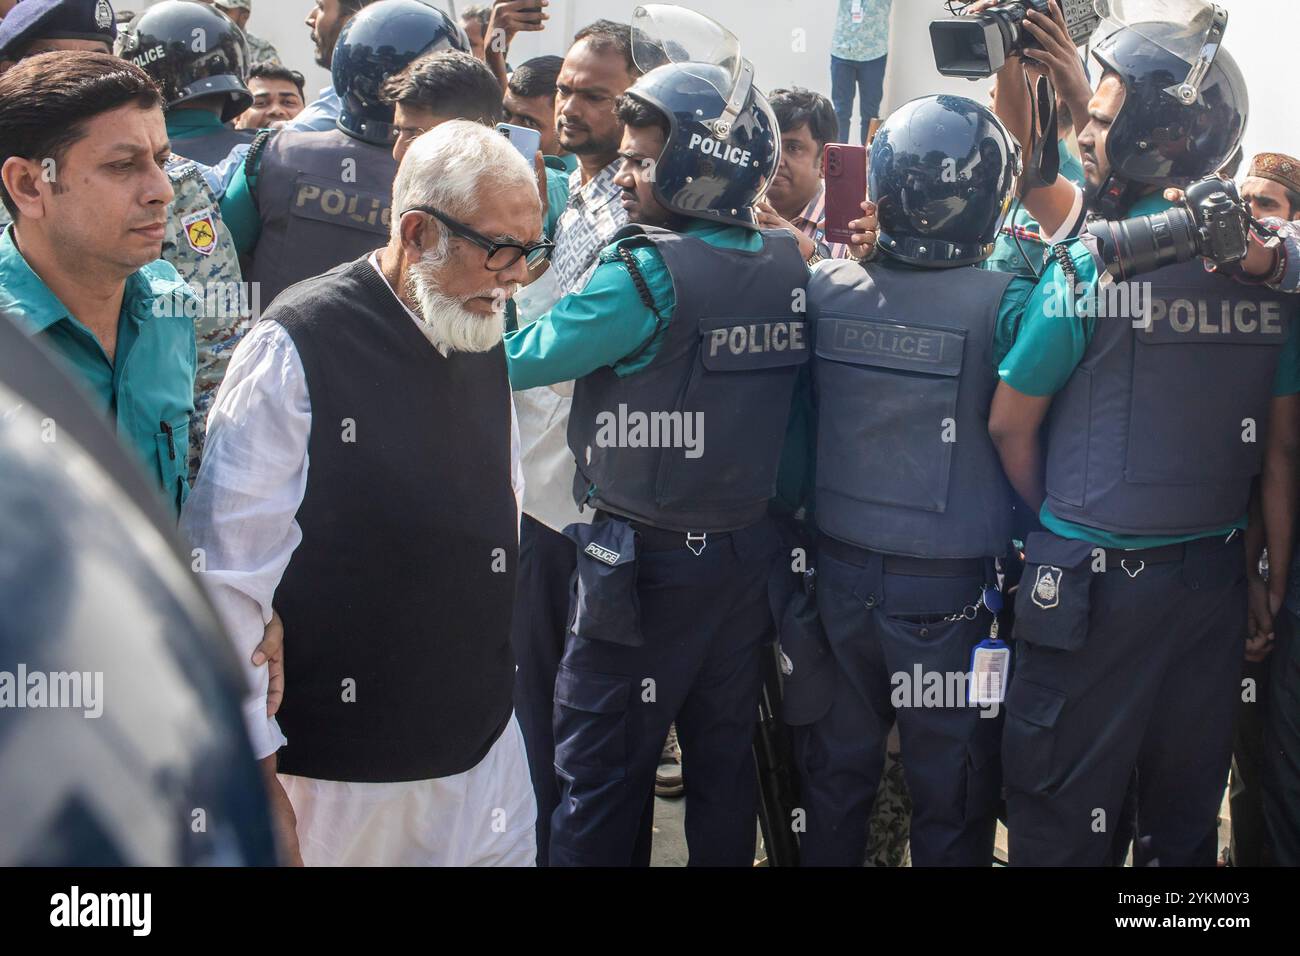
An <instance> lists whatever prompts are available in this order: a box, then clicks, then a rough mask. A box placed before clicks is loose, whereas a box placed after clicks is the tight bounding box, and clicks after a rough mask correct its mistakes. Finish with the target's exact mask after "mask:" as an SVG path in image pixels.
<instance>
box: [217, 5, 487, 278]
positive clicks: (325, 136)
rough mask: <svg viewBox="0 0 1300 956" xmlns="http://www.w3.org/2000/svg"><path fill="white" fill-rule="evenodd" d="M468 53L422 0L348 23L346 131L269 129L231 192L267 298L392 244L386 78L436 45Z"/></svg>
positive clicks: (341, 68) (391, 132)
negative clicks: (383, 96)
mask: <svg viewBox="0 0 1300 956" xmlns="http://www.w3.org/2000/svg"><path fill="white" fill-rule="evenodd" d="M443 49H455V50H461V51H464V50H465V49H466V41H465V34H464V31H462V30H461V29H460V27H459V26H457V25H456V24H455V23H454V22H452V20H451V19H450V18H449V17H448V16H447V15H446V14H445V13H443V12H442V11H441V10H437V9H435V8H434V7H431V6H428V5H426V4H425V3H422V2H420V0H380V2H378V3H372V4H370V5H369V6H367V7H366V8H365V9H363V10H362V11H361V12H360V13H357V14H356V15H355V16H353V17H352V18H351V19H349V20H348V22H347V24H346V25H345V26H344V27H343V30H342V32H341V33H340V34H339V39H338V42H337V44H336V45H335V47H334V55H333V60H332V66H331V71H332V74H333V79H334V88H335V90H337V91H338V94H339V96H340V97H341V98H342V110H341V112H340V114H339V118H338V123H337V128H336V129H333V130H329V131H327V132H310V131H302V132H299V131H287V130H286V131H284V132H281V133H278V134H277V133H275V132H274V131H271V130H265V131H263V132H262V133H260V134H259V135H258V138H257V139H256V140H255V141H254V143H253V147H252V149H250V150H249V153H248V156H247V157H246V159H245V161H244V164H243V166H242V168H241V169H240V170H239V171H238V172H236V174H235V177H234V179H233V180H232V182H231V184H230V187H229V188H228V189H227V191H226V194H225V196H224V198H223V199H222V211H223V213H224V214H225V216H226V218H227V220H228V221H229V222H230V223H231V229H232V232H234V234H235V241H236V245H237V246H238V247H239V250H240V253H241V255H244V256H248V257H251V260H250V261H251V265H250V267H249V268H248V269H247V270H246V272H247V273H248V277H249V278H250V279H251V280H252V281H254V282H258V283H260V284H261V294H262V301H263V302H270V301H271V299H273V298H274V297H275V296H276V295H277V294H279V293H280V292H281V291H283V290H284V289H285V288H287V287H288V286H290V285H292V284H293V283H295V282H298V281H300V280H302V279H306V278H309V277H310V276H314V275H318V274H319V273H321V272H324V271H327V270H329V269H330V268H332V267H333V266H336V265H338V264H340V263H343V262H348V261H351V260H352V259H355V258H357V257H358V256H361V255H364V254H365V253H366V252H368V251H370V250H372V249H374V248H377V247H378V246H380V245H383V243H384V241H385V239H386V238H387V236H388V232H389V226H390V217H391V210H390V208H389V207H390V202H391V200H390V194H391V192H392V186H393V177H394V176H395V175H396V174H397V163H396V162H395V161H394V160H393V157H392V148H393V140H394V138H395V135H396V133H395V129H394V127H393V107H392V106H391V105H389V104H385V103H384V102H383V101H382V99H381V98H380V90H381V89H382V87H383V85H384V81H385V80H386V79H387V78H388V77H390V76H392V75H393V74H396V73H398V72H400V71H401V70H402V69H403V68H405V67H406V66H407V64H409V63H410V62H411V61H412V60H414V59H415V58H416V57H418V56H420V55H421V54H423V53H427V52H430V51H432V50H443Z"/></svg>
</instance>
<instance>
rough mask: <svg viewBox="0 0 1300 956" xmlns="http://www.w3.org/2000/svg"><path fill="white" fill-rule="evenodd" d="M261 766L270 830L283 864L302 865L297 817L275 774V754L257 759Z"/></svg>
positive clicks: (282, 785)
mask: <svg viewBox="0 0 1300 956" xmlns="http://www.w3.org/2000/svg"><path fill="white" fill-rule="evenodd" d="M258 763H259V764H261V767H262V780H263V782H264V783H265V784H266V799H267V804H268V806H269V809H270V811H271V831H272V832H273V833H274V834H275V844H276V847H277V848H278V849H279V851H280V862H281V863H282V864H283V865H284V866H302V865H303V863H302V852H301V851H300V850H299V849H298V817H297V815H296V814H295V813H294V812H293V804H292V803H290V802H289V795H288V794H287V793H285V792H284V784H282V783H280V778H279V777H277V776H276V775H275V754H271V756H269V757H264V758H262V759H261V760H259V761H258Z"/></svg>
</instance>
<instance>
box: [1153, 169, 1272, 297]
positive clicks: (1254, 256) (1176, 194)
mask: <svg viewBox="0 0 1300 956" xmlns="http://www.w3.org/2000/svg"><path fill="white" fill-rule="evenodd" d="M1164 196H1165V199H1167V200H1168V201H1169V202H1171V203H1176V204H1180V205H1181V204H1182V203H1185V202H1186V201H1187V194H1186V193H1184V192H1183V191H1182V190H1181V189H1175V188H1174V187H1172V186H1171V187H1170V188H1168V189H1166V190H1165V192H1164ZM1277 259H1278V250H1277V249H1276V248H1269V247H1268V246H1266V245H1264V243H1263V242H1262V241H1260V239H1259V238H1258V237H1257V236H1256V235H1255V234H1254V233H1251V236H1250V244H1249V246H1248V248H1247V250H1246V258H1244V259H1242V260H1241V271H1242V272H1243V273H1245V274H1246V275H1248V276H1250V277H1252V278H1255V279H1258V278H1260V277H1262V276H1269V275H1272V274H1273V273H1274V272H1275V271H1276V270H1277V265H1278V262H1277ZM1201 261H1202V262H1204V263H1205V264H1206V265H1208V266H1210V267H1211V268H1212V269H1215V268H1217V266H1216V264H1215V263H1214V262H1212V261H1210V260H1209V259H1202V260H1201Z"/></svg>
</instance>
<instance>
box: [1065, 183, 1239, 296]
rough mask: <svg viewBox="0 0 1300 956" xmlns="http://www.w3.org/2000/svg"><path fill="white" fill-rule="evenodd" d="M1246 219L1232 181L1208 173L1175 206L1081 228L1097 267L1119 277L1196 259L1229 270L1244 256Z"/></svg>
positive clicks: (1140, 273)
mask: <svg viewBox="0 0 1300 956" xmlns="http://www.w3.org/2000/svg"><path fill="white" fill-rule="evenodd" d="M1250 222H1251V219H1250V211H1249V210H1248V209H1247V208H1246V204H1245V203H1243V202H1242V201H1241V196H1240V194H1239V193H1238V192H1237V186H1236V184H1235V183H1233V182H1231V181H1230V180H1224V179H1220V178H1219V177H1217V176H1210V177H1209V178H1207V179H1202V180H1201V181H1200V182H1197V183H1193V184H1192V185H1191V186H1188V187H1187V192H1186V196H1185V199H1184V202H1183V205H1182V206H1180V207H1175V208H1173V209H1167V210H1165V211H1164V212H1160V213H1156V214H1155V215H1151V216H1137V217H1135V218H1133V219H1125V220H1123V221H1121V222H1111V221H1108V220H1105V219H1094V220H1092V221H1091V222H1089V223H1088V226H1087V231H1088V233H1089V234H1090V235H1091V236H1092V237H1093V238H1094V239H1095V240H1096V248H1097V255H1098V258H1099V263H1100V266H1101V268H1102V269H1103V270H1104V271H1105V272H1108V273H1110V275H1112V276H1113V277H1114V278H1115V279H1117V280H1120V281H1123V280H1125V279H1132V278H1133V277H1134V276H1138V275H1142V274H1143V273H1146V272H1154V271H1155V270H1156V269H1160V268H1163V267H1164V266H1169V265H1174V264H1176V263H1179V262H1187V261H1189V260H1191V259H1196V258H1202V259H1208V260H1209V261H1210V262H1213V263H1214V264H1215V265H1216V266H1218V267H1219V268H1221V269H1227V270H1228V271H1231V270H1232V268H1233V266H1235V265H1236V264H1237V263H1239V262H1241V260H1242V259H1244V258H1245V257H1246V252H1247V250H1248V248H1249V236H1250Z"/></svg>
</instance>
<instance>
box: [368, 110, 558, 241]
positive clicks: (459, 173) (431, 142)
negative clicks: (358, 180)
mask: <svg viewBox="0 0 1300 956" xmlns="http://www.w3.org/2000/svg"><path fill="white" fill-rule="evenodd" d="M489 188H491V189H507V190H509V189H523V190H527V191H528V192H529V193H530V194H531V195H532V196H533V198H534V199H536V200H537V205H538V207H539V208H540V207H541V204H542V200H541V198H540V197H539V196H538V195H537V175H536V173H535V172H534V171H533V168H532V166H531V165H529V163H528V161H527V160H525V159H524V158H523V156H521V155H520V154H519V151H518V150H517V149H515V148H514V147H513V146H512V145H510V141H509V140H507V139H506V138H505V137H504V136H502V135H501V134H500V133H498V132H497V131H496V130H495V129H493V128H491V127H488V126H484V125H482V124H481V123H474V122H471V121H469V120H448V121H447V122H445V123H440V124H439V125H438V126H436V127H434V128H433V129H431V130H429V132H427V133H424V134H422V135H420V136H418V137H416V140H415V142H413V143H412V144H411V148H410V149H409V150H408V151H407V153H406V155H405V156H404V157H402V165H401V168H399V169H398V170H397V178H396V179H395V180H394V181H393V211H392V226H391V229H392V237H393V239H394V240H398V239H399V237H400V236H401V229H402V213H403V212H405V211H406V210H408V209H411V208H413V207H415V206H435V207H437V208H438V209H441V210H442V211H443V212H445V213H446V214H447V215H448V216H451V217H452V218H453V219H461V220H464V219H467V218H469V217H471V216H473V215H474V213H475V211H476V210H477V209H478V198H479V196H480V195H482V193H483V192H484V191H485V190H487V189H489ZM439 233H440V238H439V243H438V245H439V247H441V248H445V246H446V238H445V237H446V235H447V231H446V230H445V229H441V230H439Z"/></svg>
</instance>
